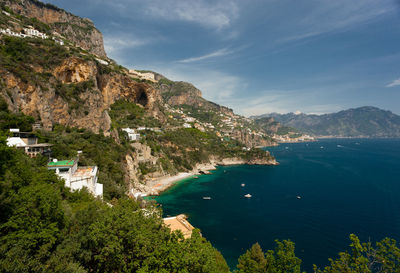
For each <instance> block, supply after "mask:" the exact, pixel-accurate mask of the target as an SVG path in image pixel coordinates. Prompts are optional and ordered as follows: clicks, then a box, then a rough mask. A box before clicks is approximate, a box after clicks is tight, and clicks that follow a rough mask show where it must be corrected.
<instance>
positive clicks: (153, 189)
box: [148, 172, 194, 195]
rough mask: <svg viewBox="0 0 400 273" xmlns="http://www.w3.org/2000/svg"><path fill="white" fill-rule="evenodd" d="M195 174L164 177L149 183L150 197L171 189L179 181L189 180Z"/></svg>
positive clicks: (187, 173)
mask: <svg viewBox="0 0 400 273" xmlns="http://www.w3.org/2000/svg"><path fill="white" fill-rule="evenodd" d="M193 175H194V174H193V173H191V172H190V173H189V172H186V173H178V174H177V175H174V176H167V177H162V178H159V179H155V180H153V181H150V182H148V186H149V188H150V192H149V193H148V195H158V194H160V192H163V191H165V190H166V189H167V188H169V187H171V186H172V185H173V184H174V183H175V182H178V181H179V180H182V179H185V178H189V177H191V176H193Z"/></svg>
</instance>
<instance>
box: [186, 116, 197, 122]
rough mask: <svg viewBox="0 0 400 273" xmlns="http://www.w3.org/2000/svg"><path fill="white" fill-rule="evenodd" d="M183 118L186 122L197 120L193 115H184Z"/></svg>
mask: <svg viewBox="0 0 400 273" xmlns="http://www.w3.org/2000/svg"><path fill="white" fill-rule="evenodd" d="M183 120H184V121H186V122H195V121H196V119H195V118H193V117H184V118H183Z"/></svg>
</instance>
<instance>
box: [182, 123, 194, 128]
mask: <svg viewBox="0 0 400 273" xmlns="http://www.w3.org/2000/svg"><path fill="white" fill-rule="evenodd" d="M183 128H192V125H191V124H189V123H184V124H183Z"/></svg>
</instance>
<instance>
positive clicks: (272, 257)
mask: <svg viewBox="0 0 400 273" xmlns="http://www.w3.org/2000/svg"><path fill="white" fill-rule="evenodd" d="M275 242H276V244H277V246H276V248H275V250H268V251H267V252H266V253H265V254H264V253H263V251H262V249H261V247H260V245H259V244H258V243H256V244H254V245H253V246H252V247H251V249H250V250H248V251H247V252H246V253H245V254H243V255H242V256H240V257H239V263H238V265H237V268H238V270H237V271H236V272H238V273H250V272H262V273H264V272H265V273H287V272H293V273H298V272H300V264H301V260H300V259H299V258H297V257H296V255H295V253H294V249H295V248H294V243H293V242H292V241H290V240H283V241H282V242H280V241H279V240H276V241H275Z"/></svg>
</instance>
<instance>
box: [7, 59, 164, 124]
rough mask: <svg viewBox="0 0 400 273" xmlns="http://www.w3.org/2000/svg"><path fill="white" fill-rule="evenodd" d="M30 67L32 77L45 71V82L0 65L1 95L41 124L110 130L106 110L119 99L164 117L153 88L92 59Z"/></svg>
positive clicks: (64, 60)
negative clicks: (109, 69) (26, 76)
mask: <svg viewBox="0 0 400 273" xmlns="http://www.w3.org/2000/svg"><path fill="white" fill-rule="evenodd" d="M14 64H15V63H14ZM31 67H32V68H33V69H34V70H36V71H37V72H36V73H35V74H33V75H32V77H33V78H37V77H38V74H39V75H46V77H47V78H46V81H40V82H39V83H38V82H36V81H34V80H33V79H28V80H27V79H26V78H24V77H21V74H19V73H18V72H17V71H18V70H16V69H15V70H14V69H7V68H6V67H4V66H2V67H0V85H1V86H2V88H1V95H2V96H3V97H4V99H5V100H6V102H7V103H8V105H9V108H10V110H12V111H14V112H17V111H22V112H23V113H25V114H27V115H31V116H33V117H34V118H35V119H36V120H39V121H41V123H42V124H43V127H44V128H45V129H48V130H50V129H51V128H52V126H53V125H54V124H55V123H59V124H62V125H65V126H71V127H80V128H87V129H90V130H92V131H94V132H99V131H100V130H103V131H104V132H108V131H109V130H110V128H111V119H110V117H109V115H108V111H109V109H110V106H111V105H112V104H113V103H114V102H116V101H117V100H120V99H124V100H127V101H130V102H135V103H137V104H139V105H141V106H143V107H144V108H146V109H147V110H148V111H147V114H148V115H151V116H155V117H158V116H160V117H161V118H162V113H161V112H160V111H159V109H158V102H160V101H161V97H160V95H159V92H158V91H157V90H155V89H154V88H153V87H151V86H150V85H148V84H146V83H139V82H136V81H135V80H133V79H132V78H130V77H129V76H127V75H126V74H124V73H119V72H116V71H107V70H106V69H107V68H106V67H104V66H103V65H101V64H99V63H97V62H96V61H95V60H93V59H92V60H90V59H89V60H88V59H84V58H82V57H80V56H70V57H68V58H66V59H62V60H60V63H59V64H57V65H54V66H50V67H46V66H41V65H39V64H35V66H31Z"/></svg>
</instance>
